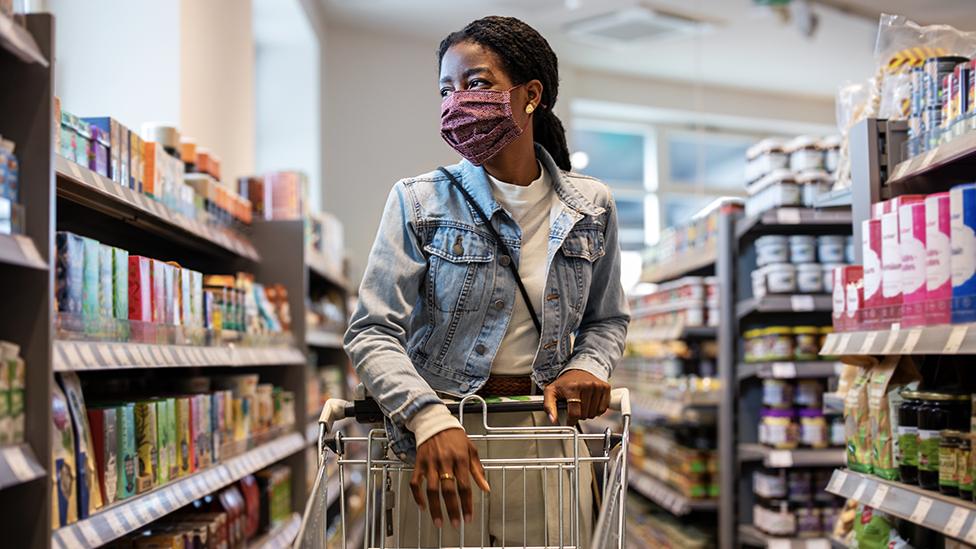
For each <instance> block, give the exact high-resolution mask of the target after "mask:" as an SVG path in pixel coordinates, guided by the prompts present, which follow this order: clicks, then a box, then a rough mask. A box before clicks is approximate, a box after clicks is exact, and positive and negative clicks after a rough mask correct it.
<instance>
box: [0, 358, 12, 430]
mask: <svg viewBox="0 0 976 549" xmlns="http://www.w3.org/2000/svg"><path fill="white" fill-rule="evenodd" d="M11 345H13V344H11V343H9V342H6V341H0V365H4V366H3V369H2V370H0V444H10V443H12V442H14V441H13V433H12V430H13V429H12V427H11V417H10V378H9V377H7V375H6V366H5V365H6V363H7V360H8V359H9V357H10V355H11V352H12V349H11V347H10V346H11Z"/></svg>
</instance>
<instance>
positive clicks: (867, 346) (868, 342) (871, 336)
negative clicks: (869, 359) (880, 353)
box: [860, 332, 879, 355]
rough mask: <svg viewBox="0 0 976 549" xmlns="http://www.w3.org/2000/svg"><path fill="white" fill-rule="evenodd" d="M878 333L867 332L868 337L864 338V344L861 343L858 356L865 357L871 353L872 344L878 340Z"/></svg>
mask: <svg viewBox="0 0 976 549" xmlns="http://www.w3.org/2000/svg"><path fill="white" fill-rule="evenodd" d="M878 333H879V332H868V335H867V336H865V338H864V342H863V343H861V351H860V354H862V355H866V354H869V353H870V352H871V349H873V348H874V342H875V341H877V339H878Z"/></svg>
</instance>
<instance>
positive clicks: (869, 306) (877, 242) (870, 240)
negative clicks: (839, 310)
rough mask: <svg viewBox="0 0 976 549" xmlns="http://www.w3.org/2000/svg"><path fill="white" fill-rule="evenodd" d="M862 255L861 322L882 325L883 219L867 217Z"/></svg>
mask: <svg viewBox="0 0 976 549" xmlns="http://www.w3.org/2000/svg"><path fill="white" fill-rule="evenodd" d="M861 257H862V258H863V263H864V274H863V280H864V282H863V285H864V291H863V296H864V297H863V308H862V309H861V316H862V318H861V323H862V324H863V325H864V327H865V328H866V329H873V328H875V327H877V326H879V325H880V318H881V309H882V306H883V305H884V300H883V298H882V296H881V220H880V219H866V220H864V221H863V222H862V226H861Z"/></svg>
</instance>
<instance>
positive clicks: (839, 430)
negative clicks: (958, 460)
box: [830, 416, 918, 473]
mask: <svg viewBox="0 0 976 549" xmlns="http://www.w3.org/2000/svg"><path fill="white" fill-rule="evenodd" d="M846 443H847V433H846V432H845V431H844V416H833V417H831V418H830V445H831V446H837V447H842V446H844V445H845V444H846ZM915 462H916V463H918V456H917V455H916V456H915ZM917 471H918V470H917V469H916V473H917Z"/></svg>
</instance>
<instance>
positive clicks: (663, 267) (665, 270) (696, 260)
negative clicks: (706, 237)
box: [641, 243, 716, 284]
mask: <svg viewBox="0 0 976 549" xmlns="http://www.w3.org/2000/svg"><path fill="white" fill-rule="evenodd" d="M715 250H716V248H715V244H714V243H712V244H709V245H707V246H704V247H702V248H693V249H690V250H688V251H685V252H682V253H680V254H678V255H676V256H675V257H673V258H671V259H670V260H668V261H666V262H664V263H661V264H658V265H654V266H652V267H648V268H645V269H644V270H643V271H642V272H641V282H649V283H652V284H660V283H661V282H667V281H669V280H674V279H676V278H681V277H682V276H688V275H694V274H702V271H705V270H710V269H711V268H713V267H714V266H715V257H716V256H715V253H716V252H715Z"/></svg>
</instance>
